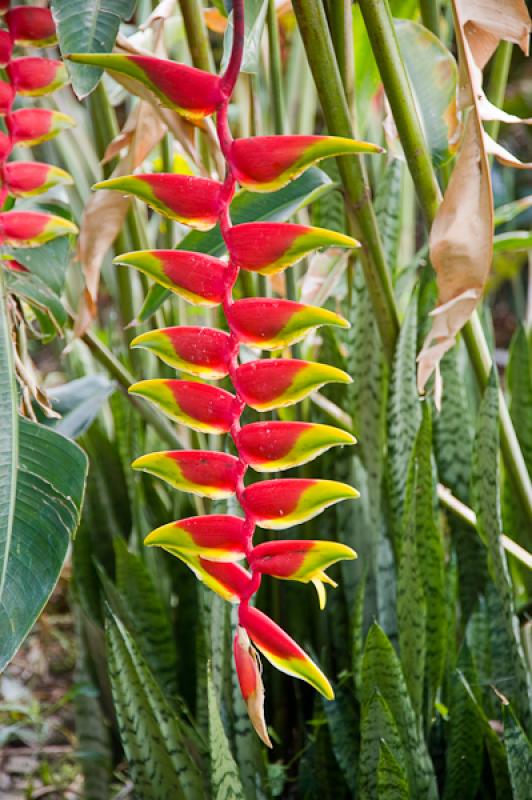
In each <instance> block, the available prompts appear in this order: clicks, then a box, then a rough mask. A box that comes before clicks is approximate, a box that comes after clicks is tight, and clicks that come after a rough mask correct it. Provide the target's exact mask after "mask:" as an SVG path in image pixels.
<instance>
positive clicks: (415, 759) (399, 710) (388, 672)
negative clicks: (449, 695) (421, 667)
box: [362, 623, 436, 800]
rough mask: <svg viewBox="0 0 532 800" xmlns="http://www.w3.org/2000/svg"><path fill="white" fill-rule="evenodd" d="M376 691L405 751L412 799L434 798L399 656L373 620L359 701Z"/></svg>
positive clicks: (432, 781) (364, 701) (430, 770)
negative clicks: (392, 720) (381, 698)
mask: <svg viewBox="0 0 532 800" xmlns="http://www.w3.org/2000/svg"><path fill="white" fill-rule="evenodd" d="M375 691H378V692H380V694H381V695H382V697H383V699H384V701H385V702H386V704H387V705H388V707H389V709H390V712H391V714H392V717H393V719H394V721H395V723H396V725H397V728H398V731H399V735H400V737H401V741H402V744H403V748H404V750H405V753H406V754H408V761H407V765H406V766H407V771H408V776H409V784H410V787H411V791H412V796H413V797H415V798H416V800H423V798H426V797H428V798H431V799H432V798H435V797H436V783H435V776H434V770H433V767H432V763H431V761H430V757H429V754H428V751H427V747H426V744H425V742H424V740H423V737H422V736H421V726H420V721H419V720H417V719H416V715H415V713H414V709H413V707H412V703H411V701H410V696H409V694H408V689H407V687H406V683H405V679H404V676H403V672H402V670H401V665H400V663H399V659H398V658H397V655H396V653H395V650H394V649H393V647H392V645H391V643H390V641H389V640H388V638H387V637H386V635H385V634H384V632H383V631H382V629H381V628H380V627H379V626H378V625H377V624H376V623H375V624H373V625H372V627H371V628H370V630H369V633H368V636H367V639H366V648H365V651H364V661H363V665H362V704H363V706H366V707H367V705H368V703H369V702H370V700H371V698H372V696H373V694H374V692H375Z"/></svg>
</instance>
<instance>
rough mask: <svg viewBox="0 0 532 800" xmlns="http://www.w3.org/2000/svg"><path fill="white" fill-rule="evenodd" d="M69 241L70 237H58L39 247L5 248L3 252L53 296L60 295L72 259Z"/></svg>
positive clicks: (70, 242)
mask: <svg viewBox="0 0 532 800" xmlns="http://www.w3.org/2000/svg"><path fill="white" fill-rule="evenodd" d="M71 239H72V237H70V236H60V237H58V238H57V239H52V241H51V242H46V244H43V245H41V246H40V247H27V248H22V247H16V248H15V247H13V248H9V247H6V248H4V251H5V253H6V254H9V255H11V256H12V257H13V258H14V259H15V260H16V261H18V262H19V263H20V264H22V265H23V266H25V267H26V269H29V271H30V272H31V273H32V275H35V276H36V277H37V278H39V279H40V280H41V281H42V282H43V283H44V284H45V286H47V287H48V288H49V289H51V291H52V292H53V293H54V294H56V295H60V294H61V292H62V291H63V289H64V288H65V279H66V271H67V267H68V265H69V263H70V259H71V257H72V241H71Z"/></svg>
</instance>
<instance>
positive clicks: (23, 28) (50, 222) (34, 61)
mask: <svg viewBox="0 0 532 800" xmlns="http://www.w3.org/2000/svg"><path fill="white" fill-rule="evenodd" d="M9 6H10V4H9V2H5V0H4V2H1V0H0V15H1V17H0V19H2V21H3V22H4V23H5V26H6V27H5V28H0V69H1V70H2V71H3V75H2V78H1V79H0V116H1V117H2V118H3V121H4V127H5V130H0V208H2V207H4V204H5V202H6V199H7V198H8V197H12V198H24V197H31V196H34V195H39V194H42V193H43V192H47V191H48V190H49V189H51V188H52V187H53V186H58V185H61V184H63V185H65V184H70V183H72V178H71V177H70V175H69V174H68V173H67V172H65V171H64V170H62V169H59V167H54V166H51V165H50V164H40V163H38V162H36V161H27V162H26V161H9V160H8V159H9V157H10V156H11V153H12V150H13V148H14V147H15V146H16V145H22V146H25V147H31V146H34V145H37V144H40V143H41V142H44V141H46V140H47V139H51V138H52V137H53V136H55V135H56V134H58V133H59V132H60V131H61V130H63V129H64V128H68V127H71V126H72V125H73V124H74V120H72V119H71V118H70V117H68V116H67V115H66V114H61V113H60V112H58V111H51V110H48V109H44V108H19V109H16V110H13V103H14V102H15V99H16V98H17V97H38V96H42V95H47V94H50V93H51V92H54V91H55V90H56V89H59V88H61V87H62V86H64V85H65V83H66V82H67V80H68V75H67V72H66V69H65V66H64V64H63V63H62V61H58V60H55V59H49V58H39V57H35V56H24V57H13V50H14V48H15V47H32V48H36V47H48V46H49V45H53V44H54V43H55V41H56V35H55V25H54V21H53V18H52V13H51V11H50V10H49V9H48V8H40V7H34V6H15V7H13V8H10V7H9ZM76 230H77V229H76V226H75V225H74V224H73V223H71V222H70V221H69V220H67V219H64V218H62V217H58V216H55V215H53V214H47V213H44V212H41V211H26V210H24V211H17V210H8V211H0V246H1V245H7V246H11V247H34V246H38V245H40V244H43V243H44V242H47V241H49V240H50V239H54V238H55V237H56V236H64V235H65V234H68V233H75V232H76ZM3 263H4V265H5V266H7V267H9V268H11V269H15V270H17V269H19V270H24V269H25V268H24V267H22V266H21V265H19V264H17V262H15V261H12V260H8V261H4V262H3Z"/></svg>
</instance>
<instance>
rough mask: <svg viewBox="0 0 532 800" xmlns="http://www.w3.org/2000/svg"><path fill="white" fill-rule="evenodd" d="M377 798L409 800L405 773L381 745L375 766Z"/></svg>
mask: <svg viewBox="0 0 532 800" xmlns="http://www.w3.org/2000/svg"><path fill="white" fill-rule="evenodd" d="M377 796H378V798H379V800H409V797H410V795H409V793H408V781H407V779H406V773H405V771H404V769H403V767H402V766H401V764H400V763H399V761H398V760H397V758H396V757H395V756H394V754H393V753H392V751H391V749H390V748H389V747H388V745H387V744H386V742H382V743H381V752H380V756H379V764H378V766H377Z"/></svg>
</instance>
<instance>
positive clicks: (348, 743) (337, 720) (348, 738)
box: [322, 684, 358, 793]
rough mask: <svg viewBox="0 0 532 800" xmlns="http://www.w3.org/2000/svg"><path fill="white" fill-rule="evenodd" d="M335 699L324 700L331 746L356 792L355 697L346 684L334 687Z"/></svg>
mask: <svg viewBox="0 0 532 800" xmlns="http://www.w3.org/2000/svg"><path fill="white" fill-rule="evenodd" d="M334 694H335V696H334V700H332V701H330V702H329V701H327V700H325V699H323V700H322V703H323V710H324V712H325V716H326V717H327V723H328V725H329V735H330V737H331V747H332V750H333V753H334V755H335V757H336V760H337V762H338V766H339V767H340V769H341V770H342V773H343V775H344V778H345V781H346V783H347V785H348V786H349V789H350V790H351V792H353V793H354V792H356V784H357V774H356V772H357V770H356V768H357V747H356V740H355V736H354V733H355V731H356V730H357V726H358V720H357V713H356V709H355V698H354V697H353V694H352V692H351V691H350V690H349V688H348V687H347V685H346V684H340V685H337V686H335V687H334Z"/></svg>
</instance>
